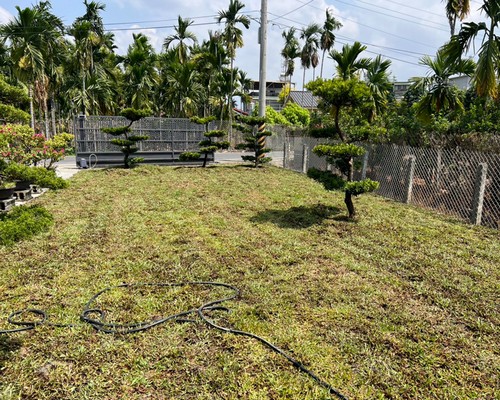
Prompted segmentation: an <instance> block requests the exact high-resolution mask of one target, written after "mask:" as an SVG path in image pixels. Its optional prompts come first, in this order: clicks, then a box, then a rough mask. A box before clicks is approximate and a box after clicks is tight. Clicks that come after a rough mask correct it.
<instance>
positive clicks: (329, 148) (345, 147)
mask: <svg viewBox="0 0 500 400" xmlns="http://www.w3.org/2000/svg"><path fill="white" fill-rule="evenodd" d="M313 152H314V154H316V155H317V156H319V157H327V158H331V159H336V158H351V157H359V156H362V155H363V154H365V152H366V150H365V149H364V148H362V147H360V146H356V145H355V144H352V143H339V144H334V145H331V144H319V145H317V146H315V147H314V149H313Z"/></svg>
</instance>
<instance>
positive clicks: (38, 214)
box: [0, 205, 53, 246]
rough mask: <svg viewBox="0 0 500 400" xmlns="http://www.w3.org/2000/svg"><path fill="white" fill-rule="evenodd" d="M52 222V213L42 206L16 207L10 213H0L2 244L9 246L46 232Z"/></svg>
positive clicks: (0, 242)
mask: <svg viewBox="0 0 500 400" xmlns="http://www.w3.org/2000/svg"><path fill="white" fill-rule="evenodd" d="M52 224H53V217H52V215H51V214H50V213H49V212H48V211H47V210H46V209H45V208H43V207H41V206H36V205H35V206H29V207H28V206H19V207H14V208H13V209H12V211H10V212H9V213H7V214H0V245H2V246H9V245H12V244H14V243H16V242H19V241H20V240H23V239H27V238H30V237H32V236H34V235H37V234H38V233H41V232H45V231H47V230H48V229H49V228H50V226H51V225H52Z"/></svg>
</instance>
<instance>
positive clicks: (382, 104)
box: [366, 55, 392, 122]
mask: <svg viewBox="0 0 500 400" xmlns="http://www.w3.org/2000/svg"><path fill="white" fill-rule="evenodd" d="M390 66H391V61H390V60H382V56H380V55H378V56H377V57H375V59H374V60H372V62H371V63H370V65H369V66H368V68H367V69H366V84H367V85H368V88H369V89H370V93H371V96H372V102H373V105H372V109H371V111H370V116H369V120H370V122H371V121H373V119H374V118H375V117H376V116H377V115H379V114H381V113H382V112H383V111H384V110H385V109H386V107H387V98H388V96H389V93H390V91H391V89H392V84H391V82H390V80H389V74H388V73H387V71H388V69H389V67H390Z"/></svg>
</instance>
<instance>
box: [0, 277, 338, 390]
mask: <svg viewBox="0 0 500 400" xmlns="http://www.w3.org/2000/svg"><path fill="white" fill-rule="evenodd" d="M189 285H196V286H212V287H222V288H226V289H230V290H231V291H232V293H231V295H229V296H227V297H224V298H222V299H218V300H214V301H210V302H207V303H205V304H203V305H201V306H200V307H198V308H192V309H190V310H187V311H182V312H180V313H177V314H172V315H169V316H167V317H163V318H160V319H155V320H152V321H143V322H136V323H132V324H116V323H108V322H105V321H104V317H105V313H104V311H103V310H101V309H98V308H93V307H92V304H93V303H94V302H95V301H96V300H97V298H98V297H99V296H101V295H102V294H104V293H106V292H109V291H111V290H113V289H118V288H137V287H183V286H189ZM239 293H240V291H239V290H238V289H237V288H236V287H234V286H231V285H228V284H226V283H220V282H182V283H134V284H126V283H125V284H121V285H117V286H111V287H107V288H105V289H103V290H101V291H100V292H98V293H96V294H95V295H94V296H92V297H91V299H90V300H89V301H88V302H87V303H86V304H85V306H84V309H83V311H82V313H81V315H80V320H81V321H83V322H85V323H87V324H89V325H91V326H92V327H93V328H94V329H96V330H97V331H100V332H104V333H113V334H130V333H136V332H141V331H145V330H147V329H151V328H153V327H154V326H157V325H161V324H164V323H165V322H167V321H187V322H194V321H193V320H189V319H185V317H187V316H189V315H192V314H197V315H198V316H199V317H200V319H201V320H202V321H203V322H205V324H207V325H208V326H210V327H212V328H214V329H217V330H219V331H222V332H225V333H232V334H234V335H241V336H247V337H250V338H252V339H255V340H257V341H259V342H260V343H262V344H263V345H265V346H267V347H268V348H270V349H271V350H272V351H274V352H276V353H278V354H280V355H281V356H283V357H284V358H286V359H287V360H288V361H289V362H291V363H292V365H293V366H294V367H295V368H297V369H298V370H299V371H301V372H303V373H305V374H307V375H309V376H310V377H311V378H312V379H314V380H315V381H316V383H317V384H319V385H320V386H321V387H323V388H325V389H326V390H328V392H329V393H330V394H331V395H334V396H336V397H337V398H338V399H341V400H347V397H345V396H344V395H343V394H342V393H340V392H339V391H338V390H337V389H335V388H334V387H333V386H331V385H330V384H329V383H328V382H325V381H324V380H322V379H321V378H320V377H318V376H317V375H316V374H315V373H314V372H312V371H311V370H309V369H308V368H306V367H305V366H304V365H303V364H302V363H301V362H299V361H297V360H296V359H294V358H293V357H291V356H290V355H288V354H287V353H286V352H285V351H283V350H282V349H280V348H279V347H277V346H275V345H274V344H272V343H270V342H269V341H267V340H266V339H264V338H262V337H260V336H257V335H254V334H253V333H250V332H245V331H240V330H237V329H231V328H226V327H223V326H220V325H217V324H216V323H214V322H213V321H212V320H210V319H209V317H208V316H207V315H206V313H207V312H210V311H215V310H222V311H229V310H228V309H227V308H226V307H223V306H221V304H222V303H225V302H227V301H231V300H234V299H235V298H236V297H238V296H239ZM24 314H34V315H35V316H36V317H38V320H35V321H22V320H17V319H16V318H18V317H20V316H22V315H24ZM92 316H94V317H92ZM8 322H9V323H10V324H13V325H16V326H19V328H13V329H6V330H0V334H7V333H15V332H22V331H27V330H31V329H35V328H36V327H37V326H40V325H50V326H55V327H73V326H74V325H73V324H55V323H50V322H48V316H47V314H46V312H45V311H42V310H38V309H32V308H31V309H25V310H21V311H16V312H13V313H12V314H10V315H9V317H8Z"/></svg>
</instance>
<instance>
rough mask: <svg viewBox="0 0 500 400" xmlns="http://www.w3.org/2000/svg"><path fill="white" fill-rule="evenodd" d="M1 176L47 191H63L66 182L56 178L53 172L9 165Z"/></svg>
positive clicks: (66, 184)
mask: <svg viewBox="0 0 500 400" xmlns="http://www.w3.org/2000/svg"><path fill="white" fill-rule="evenodd" d="M2 175H4V176H6V177H7V178H8V179H9V180H19V181H28V182H30V183H33V184H35V185H39V186H42V187H45V188H49V189H64V188H66V187H68V182H67V181H66V180H64V179H63V178H61V177H58V176H57V175H56V173H55V171H52V170H48V169H45V168H39V167H29V166H27V165H22V164H15V163H10V164H8V165H7V166H6V167H5V168H4V169H3V170H2Z"/></svg>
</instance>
